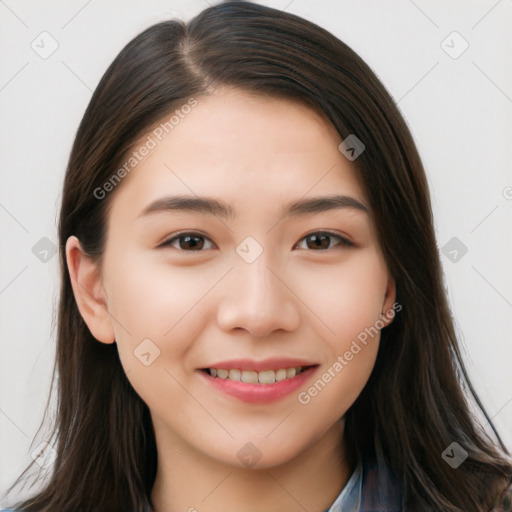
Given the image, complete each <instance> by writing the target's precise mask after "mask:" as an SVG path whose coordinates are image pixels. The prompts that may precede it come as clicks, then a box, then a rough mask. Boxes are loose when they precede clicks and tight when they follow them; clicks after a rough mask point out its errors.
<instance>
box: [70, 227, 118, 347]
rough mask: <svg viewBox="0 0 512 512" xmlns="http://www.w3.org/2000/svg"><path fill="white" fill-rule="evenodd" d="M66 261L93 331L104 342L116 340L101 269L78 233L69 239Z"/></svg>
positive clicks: (76, 293)
mask: <svg viewBox="0 0 512 512" xmlns="http://www.w3.org/2000/svg"><path fill="white" fill-rule="evenodd" d="M66 261H67V265H68V271H69V278H70V279H71V286H72V288H73V294H74V296H75V300H76V303H77V306H78V309H79V311H80V314H81V315H82V318H83V319H84V321H85V323H86V324H87V327H89V330H90V331H91V334H92V335H93V336H94V337H95V338H96V339H97V340H98V341H100V342H102V343H108V344H110V343H113V342H114V341H115V333H114V329H113V325H112V321H111V318H110V315H109V313H108V308H107V300H106V299H107V297H106V295H105V291H104V289H103V282H102V278H101V272H100V269H99V267H98V264H97V263H96V262H94V261H93V260H92V259H91V258H90V256H88V255H87V254H86V253H85V252H84V251H83V250H82V247H81V245H80V241H79V240H78V238H77V237H76V236H70V237H69V238H68V240H67V242H66Z"/></svg>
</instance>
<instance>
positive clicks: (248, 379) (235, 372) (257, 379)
mask: <svg viewBox="0 0 512 512" xmlns="http://www.w3.org/2000/svg"><path fill="white" fill-rule="evenodd" d="M302 371H303V367H302V366H298V367H296V368H280V369H279V370H263V371H261V372H255V371H250V370H239V369H236V368H233V369H231V370H226V369H224V368H210V369H209V372H210V375H211V376H212V377H217V378H219V379H229V380H232V381H235V382H245V383H247V384H274V382H281V381H283V380H285V379H292V378H293V377H295V376H296V375H298V374H299V373H301V372H302Z"/></svg>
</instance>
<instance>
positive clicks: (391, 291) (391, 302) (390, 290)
mask: <svg viewBox="0 0 512 512" xmlns="http://www.w3.org/2000/svg"><path fill="white" fill-rule="evenodd" d="M396 306H397V304H396V283H395V280H394V279H393V278H392V277H390V278H389V280H388V285H387V287H386V293H385V294H384V301H383V303H382V313H381V317H382V319H383V321H384V322H385V323H386V325H389V324H390V323H391V322H392V321H393V318H395V314H396V312H397V311H399V310H397V307H396ZM400 309H401V307H400Z"/></svg>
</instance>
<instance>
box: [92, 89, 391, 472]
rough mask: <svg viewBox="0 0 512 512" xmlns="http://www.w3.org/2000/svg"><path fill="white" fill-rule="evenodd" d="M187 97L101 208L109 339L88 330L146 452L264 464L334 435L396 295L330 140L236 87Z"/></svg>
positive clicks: (295, 113)
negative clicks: (114, 364)
mask: <svg viewBox="0 0 512 512" xmlns="http://www.w3.org/2000/svg"><path fill="white" fill-rule="evenodd" d="M196 99H197V102H198V104H197V106H195V107H194V108H193V109H192V110H191V112H190V113H189V114H187V115H186V116H185V117H184V118H183V119H180V122H179V124H177V125H176V126H175V127H174V129H173V130H172V132H171V133H169V135H167V136H166V137H163V138H162V141H158V139H155V140H157V142H158V143H157V144H156V147H154V148H152V149H151V150H150V153H149V154H148V156H147V157H146V158H145V159H144V160H143V161H142V162H141V163H140V164H139V165H138V166H137V167H135V168H134V170H133V171H131V173H130V174H129V175H128V176H127V177H126V178H125V179H124V181H123V182H122V183H121V185H119V186H118V189H117V190H116V191H115V195H114V196H113V197H112V203H111V209H110V211H109V215H108V223H107V228H108V229H107V241H106V247H105V253H104V259H103V262H102V267H101V288H102V292H103V293H104V296H105V308H106V310H108V317H107V319H106V320H103V322H104V323H109V324H110V327H111V329H112V333H113V335H112V336H111V338H112V339H109V335H108V328H104V329H103V330H102V329H101V328H99V327H96V328H95V327H94V325H95V324H94V322H101V321H100V320H99V319H96V320H94V319H93V320H91V319H88V325H89V326H90V327H91V325H92V327H93V328H92V329H91V330H92V331H93V334H95V335H96V337H97V338H98V339H99V340H100V341H103V342H105V343H109V342H113V340H114V337H115V341H116V342H117V346H118V350H119V354H120V358H121V362H122V365H123V367H124V369H125V372H126V374H127V377H128V379H129V380H130V382H131V384H132V386H133V387H134V389H135V390H136V392H137V393H138V394H139V395H140V397H141V398H142V399H143V400H144V401H145V402H146V404H147V405H148V407H149V409H150V411H151V415H152V418H153V422H154V425H155V433H156V437H157V443H158V442H159V441H162V440H163V439H167V440H172V443H173V444H174V446H181V447H183V448H186V449H191V450H194V451H196V452H200V453H201V454H203V455H206V456H208V457H211V458H212V459H215V460H217V461H221V462H224V463H227V464H230V465H234V466H243V465H244V464H247V460H248V459H247V456H249V457H252V460H253V461H256V460H257V459H258V457H260V455H259V454H261V458H260V459H259V460H257V462H256V467H258V466H259V467H269V466H273V465H277V464H281V463H284V462H286V461H289V460H292V459H293V458H294V457H296V456H297V455H298V454H300V453H302V452H303V451H304V450H305V449H306V448H307V447H308V446H311V445H312V444H314V443H315V442H317V441H319V440H320V439H322V437H324V436H326V435H327V433H328V432H329V431H331V429H332V428H333V427H334V426H335V425H339V424H340V422H338V420H339V419H340V418H342V417H343V415H344V413H345V412H346V411H347V409H348V408H349V407H350V406H351V405H352V403H353V402H354V401H355V399H356V398H357V396H358V395H359V393H360V392H361V390H362V389H363V387H364V385H365V384H366V382H367V380H368V377H369V375H370V373H371V371H372V368H373V366H374V362H375V358H376V354H377V349H378V343H379V334H376V335H375V331H376V329H375V327H377V329H378V328H382V326H383V325H384V324H385V321H382V316H381V313H382V312H383V311H384V312H385V311H387V310H389V309H390V308H391V307H392V305H393V303H394V298H395V295H394V284H393V281H392V279H391V278H390V276H389V273H388V270H387V267H386V265H385V262H384V259H383V256H382V254H381V251H380V248H379V245H378V243H377V237H376V233H375V230H374V226H373V223H372V217H371V211H370V209H369V205H368V202H367V199H366V198H365V195H364V193H363V189H362V187H361V186H360V184H359V183H358V180H357V179H356V174H355V170H354V168H353V167H352V166H353V164H352V163H351V162H349V161H348V160H347V159H346V158H345V157H344V156H343V154H341V153H340V151H339V150H338V146H339V144H340V142H341V139H340V137H339V135H338V134H337V132H336V131H335V129H334V128H333V127H332V125H330V124H329V123H328V122H327V121H325V120H324V119H323V118H322V117H320V116H319V115H318V114H316V113H314V112H313V111H312V110H310V109H308V108H307V107H304V106H300V105H298V104H296V103H293V102H291V101H287V100H282V99H275V98H263V97H255V96H251V95H249V94H247V93H245V92H240V91H236V90H233V89H224V90H219V91H217V92H216V93H215V94H214V95H212V96H208V97H197V98H196ZM147 135H148V134H146V135H145V136H144V137H143V138H142V139H141V140H142V141H146V140H147ZM178 196H179V197H181V200H180V199H177V197H178ZM186 198H188V202H187V201H185V200H184V199H186ZM365 329H367V330H366V331H365ZM372 329H373V330H372ZM368 330H370V332H371V333H372V334H373V337H372V336H371V335H369V334H368V332H369V331H368ZM105 333H107V334H105ZM364 333H366V336H365V334H364ZM363 340H364V341H363ZM294 375H295V376H294ZM283 418H284V419H283ZM247 443H251V444H247ZM255 447H256V448H257V450H258V451H259V454H258V451H257V450H256V448H255Z"/></svg>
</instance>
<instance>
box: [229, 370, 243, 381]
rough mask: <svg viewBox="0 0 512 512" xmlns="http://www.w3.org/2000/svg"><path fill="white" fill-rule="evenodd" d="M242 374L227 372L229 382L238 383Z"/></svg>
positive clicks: (236, 371) (235, 371)
mask: <svg viewBox="0 0 512 512" xmlns="http://www.w3.org/2000/svg"><path fill="white" fill-rule="evenodd" d="M241 374H242V372H241V371H240V370H229V380H236V381H237V382H240V377H241Z"/></svg>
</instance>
